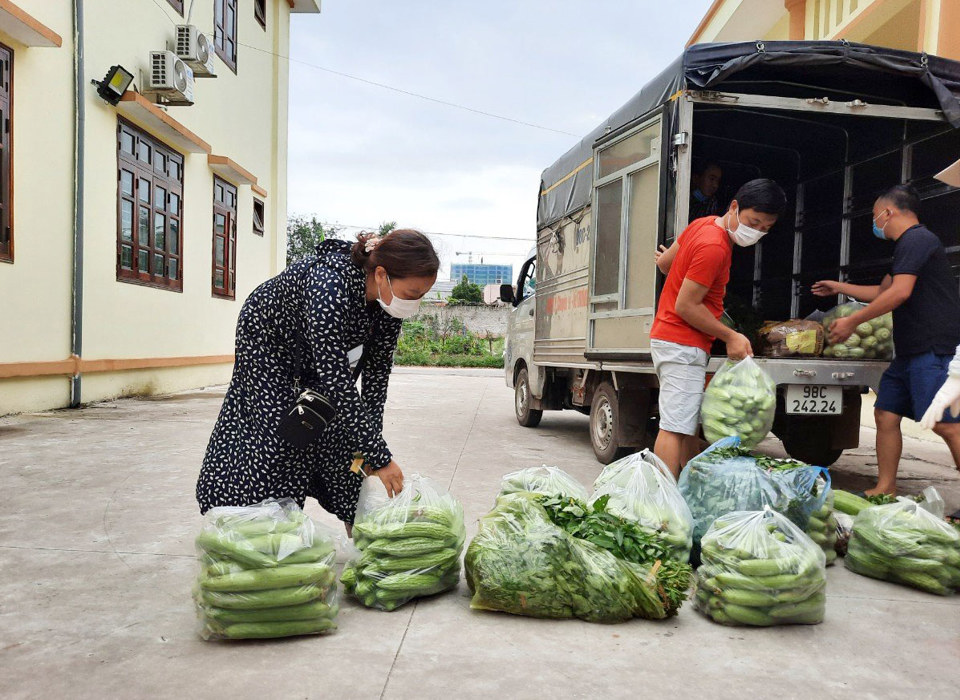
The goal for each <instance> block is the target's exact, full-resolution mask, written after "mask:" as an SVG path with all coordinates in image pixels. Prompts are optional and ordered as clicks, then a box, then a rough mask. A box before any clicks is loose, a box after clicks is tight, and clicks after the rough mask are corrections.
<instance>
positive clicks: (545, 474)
mask: <svg viewBox="0 0 960 700" xmlns="http://www.w3.org/2000/svg"><path fill="white" fill-rule="evenodd" d="M523 492H531V493H542V494H544V495H546V496H559V497H561V498H575V499H576V500H578V501H586V500H587V499H588V498H590V494H589V493H587V489H586V488H584V486H583V484H581V483H580V482H579V481H577V480H576V479H574V478H573V477H572V476H570V475H569V474H567V473H566V472H565V471H563V470H562V469H558V468H557V467H547V466H542V467H530V468H529V469H521V470H520V471H516V472H511V473H510V474H507V475H506V476H504V477H503V479H502V480H501V481H500V495H506V494H511V493H523Z"/></svg>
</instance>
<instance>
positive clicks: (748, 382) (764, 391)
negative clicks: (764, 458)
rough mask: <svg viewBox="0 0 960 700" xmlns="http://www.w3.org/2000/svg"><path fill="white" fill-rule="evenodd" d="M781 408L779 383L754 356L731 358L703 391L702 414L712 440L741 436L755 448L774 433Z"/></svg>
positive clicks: (706, 432)
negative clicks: (778, 404)
mask: <svg viewBox="0 0 960 700" xmlns="http://www.w3.org/2000/svg"><path fill="white" fill-rule="evenodd" d="M776 409H777V385H776V383H774V381H773V379H771V378H770V375H768V374H767V373H766V372H764V371H763V370H762V369H761V368H760V365H758V364H757V363H756V362H754V360H753V358H751V357H745V358H744V359H742V360H740V361H739V362H732V361H728V362H727V363H726V364H724V365H723V367H721V368H720V369H719V370H718V371H717V373H716V374H715V375H714V376H713V379H712V380H710V385H709V386H708V387H707V389H706V391H705V392H704V394H703V405H702V406H701V408H700V417H701V420H702V421H703V434H704V436H706V438H707V440H709V441H710V442H716V441H717V440H719V439H721V438H724V437H729V436H734V435H735V436H737V437H739V438H740V442H741V443H742V444H743V446H744V447H754V446H755V445H756V444H757V443H759V442H760V441H761V440H763V438H765V437H766V436H767V433H769V432H770V428H771V427H773V417H774V414H775V413H776Z"/></svg>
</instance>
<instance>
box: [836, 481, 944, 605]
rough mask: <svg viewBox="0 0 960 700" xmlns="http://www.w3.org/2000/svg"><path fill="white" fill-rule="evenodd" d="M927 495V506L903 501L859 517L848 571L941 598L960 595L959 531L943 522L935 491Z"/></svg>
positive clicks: (940, 505)
mask: <svg viewBox="0 0 960 700" xmlns="http://www.w3.org/2000/svg"><path fill="white" fill-rule="evenodd" d="M924 494H925V495H926V496H927V500H926V501H924V502H923V503H916V502H915V501H913V500H910V499H898V500H897V502H896V503H888V504H886V505H882V506H871V507H870V508H865V509H864V510H862V511H860V513H859V514H858V515H857V516H856V518H855V519H854V521H853V532H852V534H851V535H850V541H849V543H848V544H847V556H846V558H845V559H844V561H845V563H846V566H847V568H848V569H850V570H851V571H854V572H856V573H858V574H862V575H864V576H870V577H872V578H878V579H884V580H887V581H893V582H896V583H901V584H904V585H907V586H912V587H914V588H919V589H920V590H923V591H927V592H928V593H936V594H938V595H950V594H951V593H952V592H953V591H955V590H957V589H960V531H957V529H956V528H954V527H953V526H951V525H950V524H949V523H947V522H946V521H945V520H944V519H943V501H942V500H941V499H940V495H939V494H938V493H937V492H936V490H935V489H933V488H932V487H929V488H928V489H927V490H926V491H925V492H924Z"/></svg>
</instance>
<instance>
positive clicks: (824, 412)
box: [787, 384, 843, 416]
mask: <svg viewBox="0 0 960 700" xmlns="http://www.w3.org/2000/svg"><path fill="white" fill-rule="evenodd" d="M787 413H789V414H793V415H797V414H801V415H813V416H839V415H840V414H841V413H843V387H839V386H822V385H816V384H790V385H788V386H787Z"/></svg>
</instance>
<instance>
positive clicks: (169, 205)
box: [117, 120, 183, 292]
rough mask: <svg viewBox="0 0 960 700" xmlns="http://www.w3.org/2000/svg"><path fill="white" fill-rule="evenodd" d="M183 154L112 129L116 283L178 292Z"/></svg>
mask: <svg viewBox="0 0 960 700" xmlns="http://www.w3.org/2000/svg"><path fill="white" fill-rule="evenodd" d="M182 221H183V156H182V155H181V154H179V153H177V152H176V151H174V150H172V149H171V148H168V147H167V146H166V145H164V144H163V143H161V142H160V141H158V140H157V139H155V138H153V137H152V136H149V135H147V134H146V133H145V132H143V131H141V130H140V129H138V128H137V127H135V126H133V125H132V124H130V123H129V122H126V121H123V120H119V123H118V125H117V279H118V280H120V281H122V282H135V283H138V284H147V285H151V286H154V287H163V288H165V289H171V290H174V291H178V292H179V291H182V290H183V257H182V256H183V230H182V228H181V222H182Z"/></svg>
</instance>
